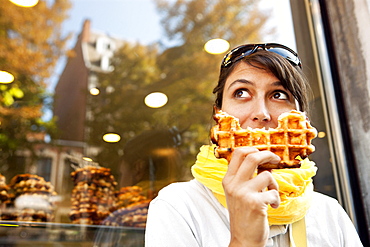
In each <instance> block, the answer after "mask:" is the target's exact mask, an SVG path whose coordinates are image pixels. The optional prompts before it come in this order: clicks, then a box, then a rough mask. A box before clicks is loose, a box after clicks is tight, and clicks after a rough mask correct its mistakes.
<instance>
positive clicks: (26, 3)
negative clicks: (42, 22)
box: [9, 0, 39, 8]
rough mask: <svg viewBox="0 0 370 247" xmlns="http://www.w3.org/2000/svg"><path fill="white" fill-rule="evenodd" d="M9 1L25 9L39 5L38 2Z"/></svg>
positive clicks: (27, 0)
mask: <svg viewBox="0 0 370 247" xmlns="http://www.w3.org/2000/svg"><path fill="white" fill-rule="evenodd" d="M9 1H10V2H12V3H14V4H15V5H18V6H20V7H26V8H29V7H33V6H36V4H38V3H39V0H9Z"/></svg>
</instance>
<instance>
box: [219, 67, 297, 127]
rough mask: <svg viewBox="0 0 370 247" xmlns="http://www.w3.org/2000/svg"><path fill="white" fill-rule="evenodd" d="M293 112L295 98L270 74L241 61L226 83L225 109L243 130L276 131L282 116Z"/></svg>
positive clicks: (223, 100)
mask: <svg viewBox="0 0 370 247" xmlns="http://www.w3.org/2000/svg"><path fill="white" fill-rule="evenodd" d="M293 109H296V104H295V99H294V97H293V95H292V94H291V93H290V92H289V91H288V90H287V89H285V88H284V87H283V86H282V83H281V82H280V81H279V80H278V79H277V78H276V77H275V76H274V75H273V74H272V73H271V72H270V71H267V70H263V69H258V68H255V67H253V66H251V65H249V64H247V63H244V62H240V63H239V64H238V65H237V66H236V67H235V68H234V71H233V72H232V73H231V74H230V76H229V77H228V78H227V80H226V84H225V88H224V92H223V99H222V107H221V110H222V111H224V112H226V113H228V114H230V115H232V116H234V117H237V118H239V121H240V125H241V127H242V128H246V127H251V128H263V127H266V128H267V129H268V128H269V127H271V128H276V127H277V125H278V123H277V118H278V117H279V115H280V114H281V113H284V112H288V111H290V110H293Z"/></svg>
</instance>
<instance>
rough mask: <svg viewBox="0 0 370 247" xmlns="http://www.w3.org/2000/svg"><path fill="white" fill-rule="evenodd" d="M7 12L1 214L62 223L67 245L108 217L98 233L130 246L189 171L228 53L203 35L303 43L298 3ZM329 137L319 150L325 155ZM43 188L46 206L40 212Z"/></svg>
mask: <svg viewBox="0 0 370 247" xmlns="http://www.w3.org/2000/svg"><path fill="white" fill-rule="evenodd" d="M69 3H70V4H71V6H70V7H69V6H68V5H69ZM0 11H1V13H4V16H2V17H1V18H0V27H1V31H2V32H1V35H2V37H3V39H2V42H1V44H0V50H1V52H0V54H1V55H0V70H2V71H8V72H10V73H12V74H13V75H14V78H15V79H14V81H13V82H11V83H9V84H1V85H0V121H1V127H2V128H1V129H0V144H1V149H2V152H1V154H0V157H1V161H2V166H1V170H0V172H1V174H2V176H3V178H4V179H5V181H4V183H3V184H2V185H1V186H3V188H4V189H3V190H4V191H5V193H6V198H5V199H4V200H1V203H2V204H1V206H2V209H4V210H3V211H2V215H1V217H2V218H1V219H2V220H3V221H12V222H13V223H14V222H15V221H19V222H21V221H22V222H24V221H28V222H29V221H31V222H38V223H40V224H35V225H32V226H33V227H36V226H37V227H40V229H43V230H42V231H45V232H46V233H45V234H46V235H43V237H40V236H38V237H35V238H34V239H42V238H44V237H45V236H48V237H47V238H51V235H47V234H51V231H48V230H52V229H59V230H60V229H63V231H62V232H63V233H61V232H58V234H56V235H57V236H54V237H55V239H57V241H61V242H62V240H61V239H63V241H67V242H68V241H72V242H73V241H87V242H91V241H94V238H95V237H97V236H98V237H97V238H99V239H100V240H99V241H105V240H104V238H102V236H103V235H104V234H103V235H102V234H101V232H100V233H99V234H98V233H96V231H95V230H96V229H95V227H93V226H96V225H104V226H105V227H106V228H104V227H102V228H98V229H103V230H102V231H103V232H104V229H105V230H107V231H108V232H110V233H112V234H113V235H114V236H115V237H118V238H120V237H122V239H120V240H119V241H121V242H122V243H126V242H125V241H129V240H130V237H129V236H130V234H132V235H131V236H134V235H135V236H137V235H138V236H139V237H137V239H138V241H139V242H140V243H142V238H141V237H142V234H143V231H140V230H139V231H136V230H137V229H141V230H142V229H144V227H145V219H146V218H145V217H146V209H147V207H148V203H149V202H150V200H151V199H153V198H154V197H155V196H156V195H157V193H158V191H159V190H160V189H161V188H163V187H164V186H166V185H168V184H170V183H172V182H177V181H186V180H189V179H191V178H192V175H191V173H190V168H191V166H192V165H193V163H194V161H195V157H196V155H197V153H198V152H199V148H200V147H201V146H202V145H204V144H209V143H210V140H209V132H210V128H211V127H212V126H213V125H214V124H215V122H214V121H213V119H212V114H213V103H214V100H215V98H214V95H213V94H212V90H213V88H214V87H215V86H216V82H217V79H218V72H219V66H220V62H221V60H222V58H223V56H224V55H225V52H226V51H223V52H221V53H216V54H210V53H207V52H206V51H205V49H204V45H205V44H206V42H207V41H209V40H212V39H215V38H222V39H224V40H226V41H228V44H229V45H230V47H235V46H237V45H239V44H243V43H258V42H261V41H264V42H277V43H282V44H285V45H287V46H289V47H291V48H292V49H293V50H296V43H295V35H294V31H293V25H292V18H291V13H290V4H289V1H288V0H284V1H283V0H281V1H279V5H278V6H277V5H276V4H275V1H273V0H261V1H248V0H235V1H233V2H232V3H231V2H230V1H226V0H214V1H206V0H201V1H199V0H192V1H174V0H168V1H154V0H153V1H152V0H121V1H117V0H104V1H98V0H70V1H68V0H65V1H52V0H40V1H39V3H38V4H37V5H36V6H35V7H31V8H22V7H19V6H16V5H14V4H13V3H11V2H10V1H5V2H4V3H3V4H2V6H0ZM30 19H32V20H33V21H32V22H31V21H29V20H30ZM317 101H318V102H319V101H320V98H319V97H318V98H317ZM317 105H321V104H319V103H318V104H317ZM319 130H320V131H321V123H320V129H319ZM320 140H321V139H320ZM320 140H318V141H317V142H316V143H315V145H316V147H317V150H318V152H317V154H318V157H321V156H320V155H321V154H322V152H324V151H325V153H326V152H327V142H325V141H323V142H321V141H320ZM323 155H325V154H323ZM325 158H327V156H325ZM320 159H321V158H320ZM320 169H321V168H320ZM323 170H324V171H325V169H323ZM320 172H321V171H320ZM326 176H328V177H329V180H330V182H329V185H328V184H327V183H326V182H325V183H324V184H322V185H321V183H322V181H323V180H321V179H320V181H317V184H318V185H319V186H318V190H321V191H325V190H327V191H332V190H333V188H332V187H330V188H326V186H331V185H332V184H333V183H332V177H330V176H331V174H330V171H329V172H328V173H326V172H324V179H325V181H329V180H327V178H326ZM10 181H13V182H12V183H10ZM30 181H34V182H30ZM7 185H9V186H7ZM27 186H28V187H27ZM15 187H17V188H18V192H17V193H14V190H15ZM31 187H32V189H31ZM35 188H37V189H35ZM30 191H32V193H31V195H32V196H34V197H28V200H30V201H29V203H28V204H26V205H23V206H22V207H21V208H17V206H16V204H15V201H16V199H17V197H20V196H22V195H24V194H26V192H27V193H28V192H30ZM38 196H41V198H42V199H43V200H44V201H43V202H44V203H46V204H45V205H46V206H45V207H44V208H43V209H39V210H38V211H37V212H35V210H34V209H35V208H32V207H33V206H32V205H34V204H35V203H36V204H37V205H40V204H39V203H37V200H38V199H39V197H38ZM26 216H27V217H26ZM41 222H42V223H45V222H47V223H50V224H48V225H42V224H41ZM80 225H81V226H86V225H87V226H89V227H87V228H86V229H85V228H84V229H85V230H86V231H85V232H84V230H80V229H79V230H76V229H77V228H78V226H80ZM19 227H22V229H23V227H25V228H24V229H26V226H25V225H24V224H21V225H19ZM114 227H123V228H122V229H124V230H122V229H121V228H120V229H121V230H122V231H124V232H126V235H124V234H121V233H122V232H119V231H116V230H114V229H113V230H112V228H114ZM132 227H134V228H132ZM18 229H21V228H18ZM37 229H38V228H37ZM68 229H70V230H68ZM133 229H134V230H133ZM1 230H3V231H4V232H7V231H8V230H9V229H8V228H7V229H1ZM74 230H76V231H77V232H78V233H76V231H74ZM42 231H41V230H40V234H41V232H42ZM12 234H13V235H17V234H20V233H19V230H14V232H13V233H12ZM32 234H36V233H35V230H34V228H33V229H31V230H30V233H29V235H27V236H25V238H24V239H28V238H31V237H30V236H32ZM95 234H97V235H95ZM117 234H118V235H117ZM41 235H42V234H41ZM2 236H3V235H2ZM125 236H126V237H125ZM6 239H7V240H4V241H9V238H6ZM14 239H17V238H14ZM135 239H136V237H135V238H134V237H132V240H133V241H134V244H137V242H135V241H136V240H135ZM1 241H2V240H1V238H0V242H1ZM14 241H16V240H14ZM40 241H41V240H40Z"/></svg>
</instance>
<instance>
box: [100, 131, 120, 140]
mask: <svg viewBox="0 0 370 247" xmlns="http://www.w3.org/2000/svg"><path fill="white" fill-rule="evenodd" d="M103 140H104V141H105V142H119V141H120V140H121V136H120V135H118V134H116V133H107V134H105V135H104V136H103Z"/></svg>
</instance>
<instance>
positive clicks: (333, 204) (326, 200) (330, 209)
mask: <svg viewBox="0 0 370 247" xmlns="http://www.w3.org/2000/svg"><path fill="white" fill-rule="evenodd" d="M308 213H309V214H311V215H316V217H317V215H326V217H327V216H329V215H331V216H334V215H337V214H346V213H345V211H344V210H343V208H342V206H341V205H340V204H339V203H338V201H337V200H336V199H335V198H332V197H330V196H327V195H324V194H322V193H319V192H314V193H313V197H312V204H311V207H310V209H309V211H308Z"/></svg>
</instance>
